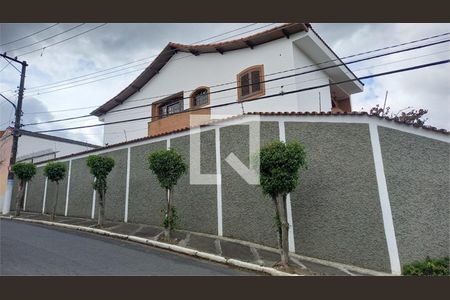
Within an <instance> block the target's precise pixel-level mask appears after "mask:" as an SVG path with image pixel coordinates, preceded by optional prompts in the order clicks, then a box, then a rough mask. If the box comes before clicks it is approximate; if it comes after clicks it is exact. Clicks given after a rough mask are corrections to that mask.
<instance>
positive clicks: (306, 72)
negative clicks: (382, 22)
mask: <svg viewBox="0 0 450 300" xmlns="http://www.w3.org/2000/svg"><path fill="white" fill-rule="evenodd" d="M449 41H450V39H449V40H443V41H438V42H433V43H429V44H426V45H419V46H414V47H410V48H406V49H400V50H396V51H391V52H387V53H382V54H377V55H374V56H370V57H366V58H361V59H356V60H353V61H350V62H347V63H340V64H335V65H331V66H326V67H322V68H318V69H314V70H309V71H305V72H301V73H294V74H290V75H285V76H281V77H276V78H272V79H266V80H262V81H260V83H266V82H272V81H278V80H282V79H287V78H291V77H296V76H301V75H305V74H310V73H314V72H318V71H324V70H328V69H331V68H336V67H341V66H346V65H351V64H355V63H359V62H362V61H367V60H372V59H376V58H380V57H384V56H388V55H393V54H398V53H403V52H407V51H412V50H417V49H421V48H425V47H430V46H434V45H438V44H442V43H446V42H449ZM305 67H307V66H302V67H298V68H295V69H296V70H299V69H303V68H305ZM291 70H294V69H290V70H288V71H291ZM285 72H286V71H279V72H275V73H271V74H269V75H272V74H281V73H285ZM267 76H268V75H267ZM251 85H252V84H251V83H249V84H246V85H241V86H240V87H241V88H242V87H246V86H251ZM236 89H238V87H237V86H234V87H230V88H224V89H220V90H216V91H210V92H208V93H207V94H208V95H211V94H217V93H222V92H226V91H231V90H236ZM169 95H171V94H169ZM150 98H156V96H155V97H150V96H149V97H146V99H150ZM189 98H190V96H186V97H183V100H185V99H189ZM135 100H136V99H135ZM148 106H151V104H145V105H140V106H134V107H129V108H124V109H119V110H116V111H123V110H130V109H136V108H142V107H148ZM83 118H85V117H84V116H83Z"/></svg>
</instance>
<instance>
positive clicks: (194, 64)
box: [101, 32, 331, 145]
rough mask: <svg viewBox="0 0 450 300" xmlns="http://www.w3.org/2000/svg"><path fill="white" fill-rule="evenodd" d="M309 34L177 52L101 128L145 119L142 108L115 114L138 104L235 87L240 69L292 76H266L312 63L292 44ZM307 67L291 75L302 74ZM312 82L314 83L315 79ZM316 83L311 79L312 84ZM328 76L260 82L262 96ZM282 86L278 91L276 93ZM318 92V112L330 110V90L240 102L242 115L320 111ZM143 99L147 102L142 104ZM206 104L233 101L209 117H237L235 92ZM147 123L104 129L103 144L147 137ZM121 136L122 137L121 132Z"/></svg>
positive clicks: (326, 79)
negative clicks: (212, 49)
mask: <svg viewBox="0 0 450 300" xmlns="http://www.w3.org/2000/svg"><path fill="white" fill-rule="evenodd" d="M307 34H308V33H305V32H301V33H297V34H294V35H291V36H290V38H289V39H287V38H281V39H278V40H275V41H272V42H268V43H265V44H261V45H258V46H255V47H254V48H253V49H250V48H244V49H240V50H235V51H230V52H225V53H224V54H223V55H222V54H220V53H206V54H200V55H198V56H194V55H192V54H189V53H184V52H178V53H176V54H175V55H174V56H173V57H172V58H171V60H170V61H169V62H168V63H167V64H166V65H165V66H164V67H163V68H162V69H161V70H160V72H159V73H158V74H157V75H155V76H154V77H153V78H152V79H151V80H150V81H149V82H148V83H147V84H146V85H145V86H144V87H142V88H141V90H140V91H138V92H136V93H135V94H134V95H132V96H131V97H129V98H128V99H127V100H126V101H125V102H124V103H123V104H121V105H119V106H117V107H115V108H114V109H112V110H111V111H109V112H108V113H106V114H105V115H103V117H102V118H101V120H102V121H104V122H105V123H109V122H115V121H120V120H128V119H133V118H145V117H150V115H151V107H150V106H148V107H143V108H140V109H133V110H129V111H122V112H114V111H115V110H117V109H124V108H129V107H133V106H138V105H144V104H151V103H152V102H153V101H157V100H160V99H162V98H164V97H156V98H155V96H162V95H164V96H168V95H170V94H174V93H177V92H180V91H184V97H189V96H190V94H191V92H190V90H193V89H195V88H197V87H200V86H209V87H211V86H214V85H217V84H221V83H226V82H233V84H230V85H226V86H220V87H211V88H210V92H214V91H217V90H221V89H224V88H229V87H235V86H236V83H235V81H236V79H237V78H236V76H237V74H238V73H240V72H241V71H243V70H244V69H246V68H248V67H250V66H254V65H259V64H263V65H264V74H265V79H266V80H268V79H271V78H276V77H280V76H285V75H290V74H294V72H287V73H281V74H276V75H272V76H267V74H270V73H274V72H279V71H284V70H288V69H292V68H295V67H301V66H305V65H311V64H314V63H315V62H313V61H312V60H311V59H310V58H309V57H307V56H306V55H305V54H304V53H303V52H302V50H300V49H299V48H298V47H297V46H296V45H295V44H294V43H293V42H294V41H295V40H298V39H299V38H301V37H302V36H304V35H307ZM311 69H312V68H307V69H302V70H298V71H296V73H298V72H302V71H306V70H311ZM317 78H319V79H318V80H317ZM311 79H315V80H311ZM328 83H329V76H328V75H327V74H325V73H324V72H322V71H320V72H314V73H311V74H306V75H302V76H295V77H291V78H287V79H282V80H277V81H273V82H267V83H265V89H266V93H265V95H271V94H277V93H280V92H281V91H284V92H288V91H291V90H295V89H300V88H306V87H310V86H315V85H320V84H328ZM281 86H283V88H281ZM319 91H320V93H321V104H322V111H330V110H331V98H330V89H329V87H326V88H322V89H318V90H313V91H308V92H304V93H303V92H302V93H298V94H291V95H284V96H278V97H274V98H269V99H265V100H259V101H254V102H248V103H245V102H243V106H244V111H245V112H246V113H247V112H252V111H257V112H271V111H275V112H286V111H319V96H318V95H319ZM142 98H146V99H145V100H142ZM210 99H211V103H210V105H217V104H222V103H227V102H232V101H234V102H236V104H235V105H230V106H225V107H220V108H213V109H212V110H211V115H212V118H214V116H215V115H216V116H218V115H237V114H242V107H241V103H240V102H238V101H237V89H233V90H230V91H226V92H221V93H217V94H211V95H210ZM184 108H185V109H187V108H189V99H185V100H184ZM149 121H150V118H148V119H145V120H140V121H133V122H126V123H119V124H113V125H107V126H105V127H104V143H105V144H106V143H107V144H109V145H111V144H115V143H119V142H123V141H125V135H126V138H127V140H132V139H136V138H140V137H144V136H147V128H148V127H147V126H148V125H147V123H148V122H149ZM124 131H125V133H124Z"/></svg>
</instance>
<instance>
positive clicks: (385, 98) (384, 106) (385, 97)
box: [383, 90, 388, 115]
mask: <svg viewBox="0 0 450 300" xmlns="http://www.w3.org/2000/svg"><path fill="white" fill-rule="evenodd" d="M387 96H388V91H387V90H386V96H384V105H383V115H384V109H385V108H386V101H387Z"/></svg>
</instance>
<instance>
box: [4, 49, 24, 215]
mask: <svg viewBox="0 0 450 300" xmlns="http://www.w3.org/2000/svg"><path fill="white" fill-rule="evenodd" d="M0 56H2V57H4V58H5V59H7V60H10V61H13V62H16V63H19V64H21V65H22V70H21V73H20V85H19V95H18V99H17V106H16V107H15V108H16V113H15V116H16V118H15V122H14V130H13V144H12V148H11V157H10V160H9V170H8V185H7V190H6V194H5V197H4V199H3V208H2V213H3V214H4V215H6V214H8V213H9V210H10V207H11V196H12V189H13V186H14V173H13V172H12V171H11V167H12V166H13V165H14V164H15V163H16V158H17V147H18V142H19V137H20V128H21V126H22V124H21V119H22V102H23V92H24V90H25V72H26V68H27V66H28V64H27V62H26V61H19V60H18V59H17V57H15V58H13V57H9V56H8V55H6V53H3V54H1V53H0Z"/></svg>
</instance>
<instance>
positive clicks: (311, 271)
mask: <svg viewBox="0 0 450 300" xmlns="http://www.w3.org/2000/svg"><path fill="white" fill-rule="evenodd" d="M20 218H23V219H33V220H43V221H49V220H50V218H49V216H48V215H43V214H40V213H30V212H21V214H20ZM54 222H57V223H64V224H70V225H76V226H84V227H92V228H93V227H95V225H96V224H97V221H96V220H94V219H84V218H76V217H64V216H57V217H56V218H55V221H54ZM102 229H104V230H106V231H109V232H113V233H119V234H125V235H132V236H137V237H141V238H145V239H150V240H155V241H157V240H158V237H159V236H160V235H161V234H163V228H162V227H157V226H151V225H143V224H134V223H123V222H112V221H106V222H105V224H104V228H102ZM173 237H174V238H175V239H176V240H177V243H176V245H178V246H181V247H186V248H190V249H194V250H197V251H203V252H207V253H210V254H215V255H219V256H222V257H225V258H233V259H238V260H241V261H244V262H248V263H252V264H257V265H260V266H265V267H272V266H273V265H274V264H275V263H276V262H278V261H279V260H280V255H279V253H278V252H277V249H274V248H269V247H265V246H261V245H257V244H253V243H249V242H244V241H238V240H232V239H229V238H224V237H218V236H214V235H207V234H201V233H193V232H188V231H183V230H175V231H174V233H173ZM290 265H291V266H292V267H293V268H292V269H293V271H294V272H295V273H297V274H299V275H306V276H318V275H328V276H360V275H369V274H367V273H364V272H355V271H354V270H352V271H349V270H347V269H346V268H345V267H341V266H329V265H325V264H320V263H317V262H312V261H310V260H305V259H301V258H299V257H297V256H296V255H291V263H290Z"/></svg>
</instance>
